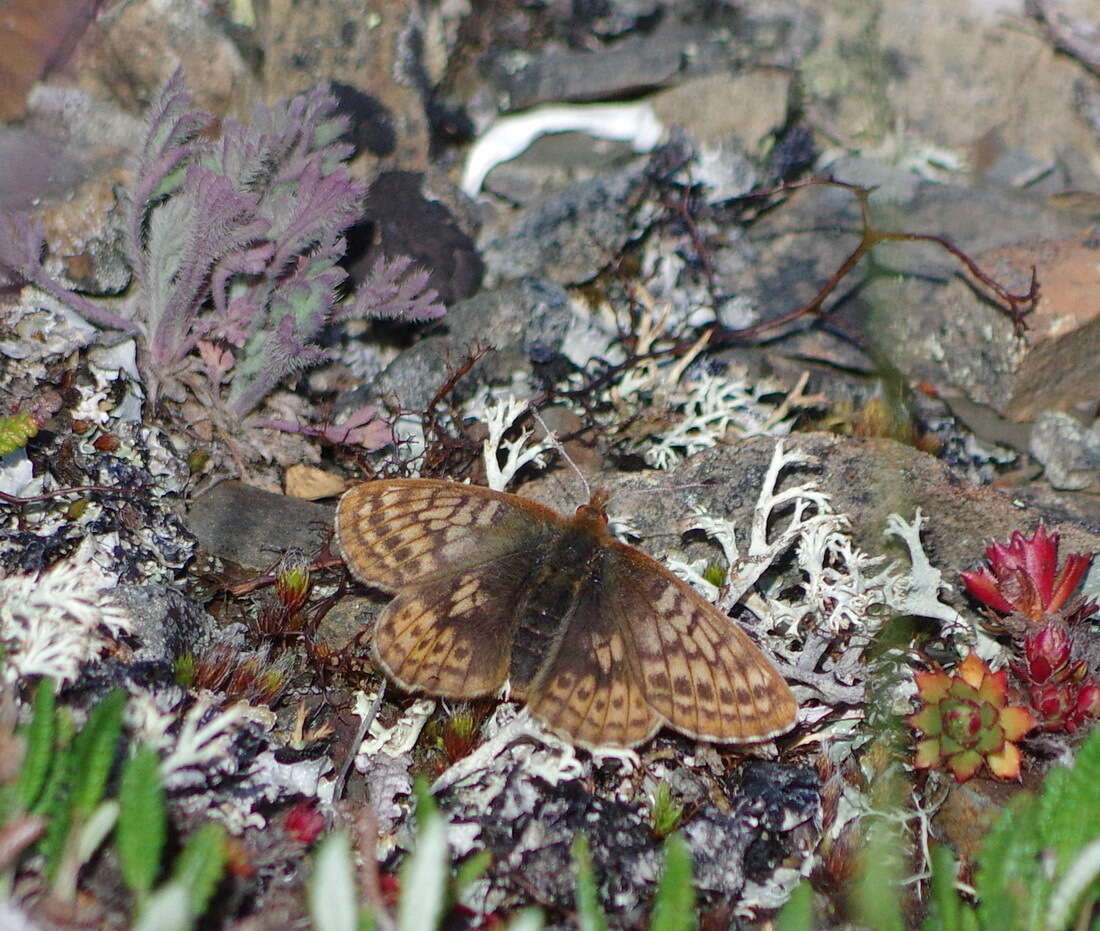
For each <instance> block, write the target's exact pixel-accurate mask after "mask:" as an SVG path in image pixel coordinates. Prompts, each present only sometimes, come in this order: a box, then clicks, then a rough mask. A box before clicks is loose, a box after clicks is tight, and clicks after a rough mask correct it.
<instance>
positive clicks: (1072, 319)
mask: <svg viewBox="0 0 1100 931" xmlns="http://www.w3.org/2000/svg"><path fill="white" fill-rule="evenodd" d="M989 220H990V221H991V222H993V223H994V224H996V222H997V221H996V218H995V217H994V216H992V215H991V216H989ZM1014 225H1015V224H1014V223H1012V222H1011V221H1009V222H1008V223H1002V224H1001V227H1002V229H1003V230H1005V231H1006V232H1007V228H1008V227H1013V226H1014ZM958 241H959V242H963V240H958ZM971 255H972V256H973V258H974V259H975V260H976V261H977V263H978V265H979V266H980V267H981V268H982V269H983V270H984V271H985V272H986V274H988V275H990V276H992V277H993V278H994V280H996V281H998V282H999V283H1000V284H1001V285H1002V286H1003V287H1006V288H1008V289H1009V290H1011V291H1013V292H1015V293H1022V292H1025V291H1026V290H1027V287H1028V284H1029V281H1030V277H1031V269H1032V268H1033V267H1034V268H1035V269H1036V273H1037V276H1038V281H1039V287H1040V296H1039V302H1038V304H1037V306H1036V308H1035V311H1034V312H1033V313H1031V314H1029V315H1028V316H1027V318H1026V321H1025V322H1026V325H1027V327H1028V329H1027V332H1026V333H1025V334H1024V335H1023V337H1022V338H1021V337H1017V336H1016V335H1015V334H1014V332H1013V327H1012V323H1011V321H1010V320H1009V319H1008V318H1007V316H1006V315H1005V314H1004V313H1002V312H1001V311H1000V310H999V309H998V308H996V307H993V306H991V301H990V300H989V299H987V297H986V296H985V294H984V293H982V291H981V289H980V286H979V289H978V291H977V292H976V290H975V288H974V287H972V286H971V284H970V283H969V281H964V280H961V279H959V280H953V281H950V282H949V283H948V284H947V285H946V286H943V287H936V286H932V285H929V284H927V283H923V282H922V283H916V282H909V281H904V280H894V281H892V282H891V281H888V280H885V279H883V280H880V281H877V282H875V283H874V284H873V285H872V286H871V287H870V288H868V289H867V291H866V292H865V295H864V296H865V297H866V298H867V299H868V301H869V302H870V303H871V304H872V305H873V308H874V309H873V310H872V313H871V317H870V318H869V319H868V322H867V328H868V332H869V333H870V335H871V336H872V338H873V340H874V342H875V344H876V345H877V346H879V347H880V349H881V350H882V351H883V352H884V353H886V354H887V356H888V357H889V358H890V359H891V361H893V362H894V364H895V365H897V366H898V367H899V368H900V369H901V370H902V371H904V372H905V373H906V374H907V375H909V377H911V378H915V379H925V380H927V381H930V382H931V383H932V384H934V385H945V384H946V385H947V386H949V387H951V388H954V389H956V390H959V391H962V392H964V393H965V394H966V395H967V396H968V397H969V398H970V399H971V400H972V401H975V402H977V403H980V404H986V405H989V406H990V407H991V408H993V409H994V410H995V411H997V412H998V413H1000V414H1001V415H1003V416H1004V417H1006V418H1009V419H1011V420H1014V421H1027V420H1032V419H1034V418H1035V417H1036V416H1038V414H1039V413H1040V412H1042V411H1046V410H1063V411H1068V410H1072V409H1074V408H1075V407H1076V406H1077V405H1078V404H1080V403H1082V402H1088V401H1089V400H1090V399H1094V398H1095V394H1096V385H1097V384H1100V306H1098V305H1097V304H1096V302H1095V300H1094V299H1093V295H1095V293H1096V291H1097V289H1098V288H1100V242H1097V241H1096V240H1095V239H1093V238H1091V237H1088V236H1085V237H1081V236H1078V237H1074V238H1072V239H1070V238H1058V239H1042V240H1032V241H1021V242H1019V243H1017V244H1014V245H1009V246H1006V247H1004V248H1000V249H995V250H991V251H988V252H985V253H979V252H972V253H971ZM922 294H923V298H921V295H922ZM918 299H919V300H920V305H921V312H920V314H905V313H899V312H898V308H899V307H904V306H911V302H913V301H915V300H918Z"/></svg>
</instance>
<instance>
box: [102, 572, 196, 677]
mask: <svg viewBox="0 0 1100 931" xmlns="http://www.w3.org/2000/svg"><path fill="white" fill-rule="evenodd" d="M111 597H112V598H113V599H114V600H116V601H117V602H119V604H121V605H122V606H123V607H124V608H125V609H126V611H127V612H128V613H129V615H130V616H131V617H132V618H133V619H134V635H135V636H136V637H137V639H138V641H139V643H140V645H139V647H138V649H137V650H135V651H134V661H135V662H154V663H160V664H164V665H166V666H171V665H172V663H173V662H174V661H175V660H177V659H178V658H179V657H180V656H182V655H183V654H184V653H193V654H195V655H201V654H202V652H203V650H204V649H205V648H206V647H207V646H208V645H209V644H210V642H211V641H212V640H213V639H214V636H215V633H216V631H217V624H216V622H215V621H214V619H213V618H212V617H211V616H210V615H209V614H207V613H206V612H205V611H204V610H203V609H202V607H201V606H200V605H199V604H197V603H196V602H194V601H192V600H191V599H190V598H188V597H187V596H186V595H184V594H183V593H182V592H180V591H178V590H176V589H174V588H169V587H168V586H167V585H120V586H118V587H117V588H114V589H112V591H111Z"/></svg>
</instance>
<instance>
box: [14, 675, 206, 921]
mask: <svg viewBox="0 0 1100 931" xmlns="http://www.w3.org/2000/svg"><path fill="white" fill-rule="evenodd" d="M125 705H126V694H125V693H124V692H123V691H121V690H119V689H116V690H114V691H113V692H110V693H109V694H108V695H107V696H106V697H105V698H104V699H103V700H101V701H100V702H99V703H98V704H97V705H96V706H95V707H94V708H93V709H92V710H91V712H89V714H88V719H87V721H86V722H85V724H84V726H83V727H82V728H80V729H79V731H78V730H77V728H76V726H75V723H74V721H73V715H72V712H71V711H70V709H69V708H68V707H66V706H64V705H61V704H59V703H58V701H57V696H56V686H55V683H54V682H53V681H52V680H50V679H48V678H43V679H41V680H40V681H39V682H38V684H37V686H36V687H35V690H34V695H33V698H32V708H33V713H32V715H31V720H30V722H29V723H28V724H27V725H26V727H24V728H23V729H22V731H21V732H20V735H19V736H20V737H21V738H22V742H23V747H24V752H23V764H22V766H21V767H20V769H19V776H18V780H17V781H16V782H15V784H14V786H11V787H8V788H7V790H6V791H5V792H4V793H3V794H2V795H0V799H2V801H3V811H2V815H3V819H4V824H11V823H12V822H13V821H14V820H15V819H16V818H27V817H31V818H35V819H38V820H39V822H40V823H41V825H42V829H41V831H40V832H39V833H40V839H39V840H38V843H37V847H36V848H35V849H36V850H37V852H38V853H39V854H40V855H41V861H40V862H41V875H42V877H43V878H44V879H45V880H46V882H48V883H49V885H50V889H51V892H52V894H53V896H54V897H56V898H57V899H60V900H61V901H72V900H73V899H74V898H75V897H76V894H77V890H78V879H79V874H80V870H81V868H82V867H83V866H84V864H85V863H87V862H88V861H89V860H90V859H91V858H92V856H93V855H94V854H95V852H96V851H97V850H98V849H99V848H100V847H101V846H102V845H103V843H104V842H105V841H106V840H107V838H108V837H110V835H111V833H112V831H113V832H114V840H115V846H116V849H117V854H118V861H119V866H120V868H121V872H122V876H123V880H124V882H125V883H126V885H127V886H128V887H129V888H130V890H131V891H132V892H133V893H134V895H135V898H136V901H137V909H136V919H135V921H134V922H133V927H134V928H137V929H158V931H171V929H180V931H186V929H188V928H191V927H193V925H194V923H195V922H196V921H197V919H198V918H199V917H200V916H201V915H202V914H203V912H204V911H205V910H206V908H207V905H208V904H209V901H210V898H211V896H212V894H213V892H214V888H215V887H216V886H217V884H218V882H219V881H220V879H221V875H222V869H223V862H224V855H223V844H224V839H225V832H224V829H223V828H222V827H221V826H220V825H217V824H207V825H204V826H203V827H201V828H199V829H198V830H197V831H195V832H194V833H192V834H191V835H190V837H188V838H187V840H186V842H185V843H184V845H183V850H182V852H181V853H180V855H179V856H178V857H177V858H176V860H175V862H174V864H173V868H172V872H171V876H170V878H169V880H168V881H167V882H166V883H165V884H164V885H163V886H161V887H159V888H154V884H155V882H156V880H157V878H158V877H159V876H160V874H161V873H162V871H163V867H164V857H163V853H164V847H165V842H166V838H167V833H168V815H167V810H166V807H165V800H164V791H163V789H162V788H161V785H160V776H159V773H158V768H159V759H158V757H157V755H156V753H155V752H154V751H153V750H151V749H148V748H140V749H138V750H137V751H136V752H135V753H134V754H133V755H132V756H130V758H129V759H128V760H126V761H125V763H122V758H123V753H122V750H123V746H124V738H123V733H122V719H123V711H124V709H125ZM120 766H121V779H120V780H119V789H118V794H117V797H111V796H110V795H109V792H108V790H109V789H110V787H111V785H112V777H113V776H114V775H115V773H116V772H117V771H118V770H119V768H120ZM23 860H25V861H26V862H21V861H23ZM37 862H38V861H34V860H30V859H29V858H18V859H17V860H16V863H15V868H16V870H18V869H19V868H20V867H21V866H22V867H26V868H30V869H35V868H36V865H37Z"/></svg>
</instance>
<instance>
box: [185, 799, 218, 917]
mask: <svg viewBox="0 0 1100 931" xmlns="http://www.w3.org/2000/svg"><path fill="white" fill-rule="evenodd" d="M225 839H226V838H225V828H224V827H222V826H221V825H220V824H218V823H217V822H215V821H208V822H207V823H206V824H204V825H202V827H200V828H199V829H198V830H196V831H194V832H193V833H192V834H191V836H190V837H188V838H187V843H186V844H185V845H184V847H183V850H182V851H181V852H180V855H179V856H178V857H177V858H176V862H175V864H174V865H173V867H172V879H173V880H174V881H176V882H179V883H180V884H181V885H182V886H183V887H184V888H185V889H186V890H187V900H188V903H189V904H190V906H191V914H192V915H193V916H194V917H195V918H198V917H200V916H201V915H202V914H203V912H205V911H206V906H207V905H208V904H209V903H210V897H211V896H212V895H213V894H214V890H215V889H216V888H217V886H218V883H219V882H220V881H221V878H222V873H223V872H224V871H225Z"/></svg>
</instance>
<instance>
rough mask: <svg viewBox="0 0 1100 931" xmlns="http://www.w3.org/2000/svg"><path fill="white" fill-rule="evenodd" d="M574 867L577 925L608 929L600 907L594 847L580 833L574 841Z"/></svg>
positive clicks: (590, 929) (594, 930)
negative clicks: (593, 863) (593, 855)
mask: <svg viewBox="0 0 1100 931" xmlns="http://www.w3.org/2000/svg"><path fill="white" fill-rule="evenodd" d="M573 869H574V870H575V871H576V874H577V892H576V896H577V925H578V927H579V928H580V929H581V931H607V918H606V917H604V913H603V909H601V908H600V899H599V896H598V894H597V891H596V874H595V872H594V871H593V869H592V849H591V847H589V845H588V838H587V837H585V836H584V835H583V834H578V835H577V839H576V840H575V841H573Z"/></svg>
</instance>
